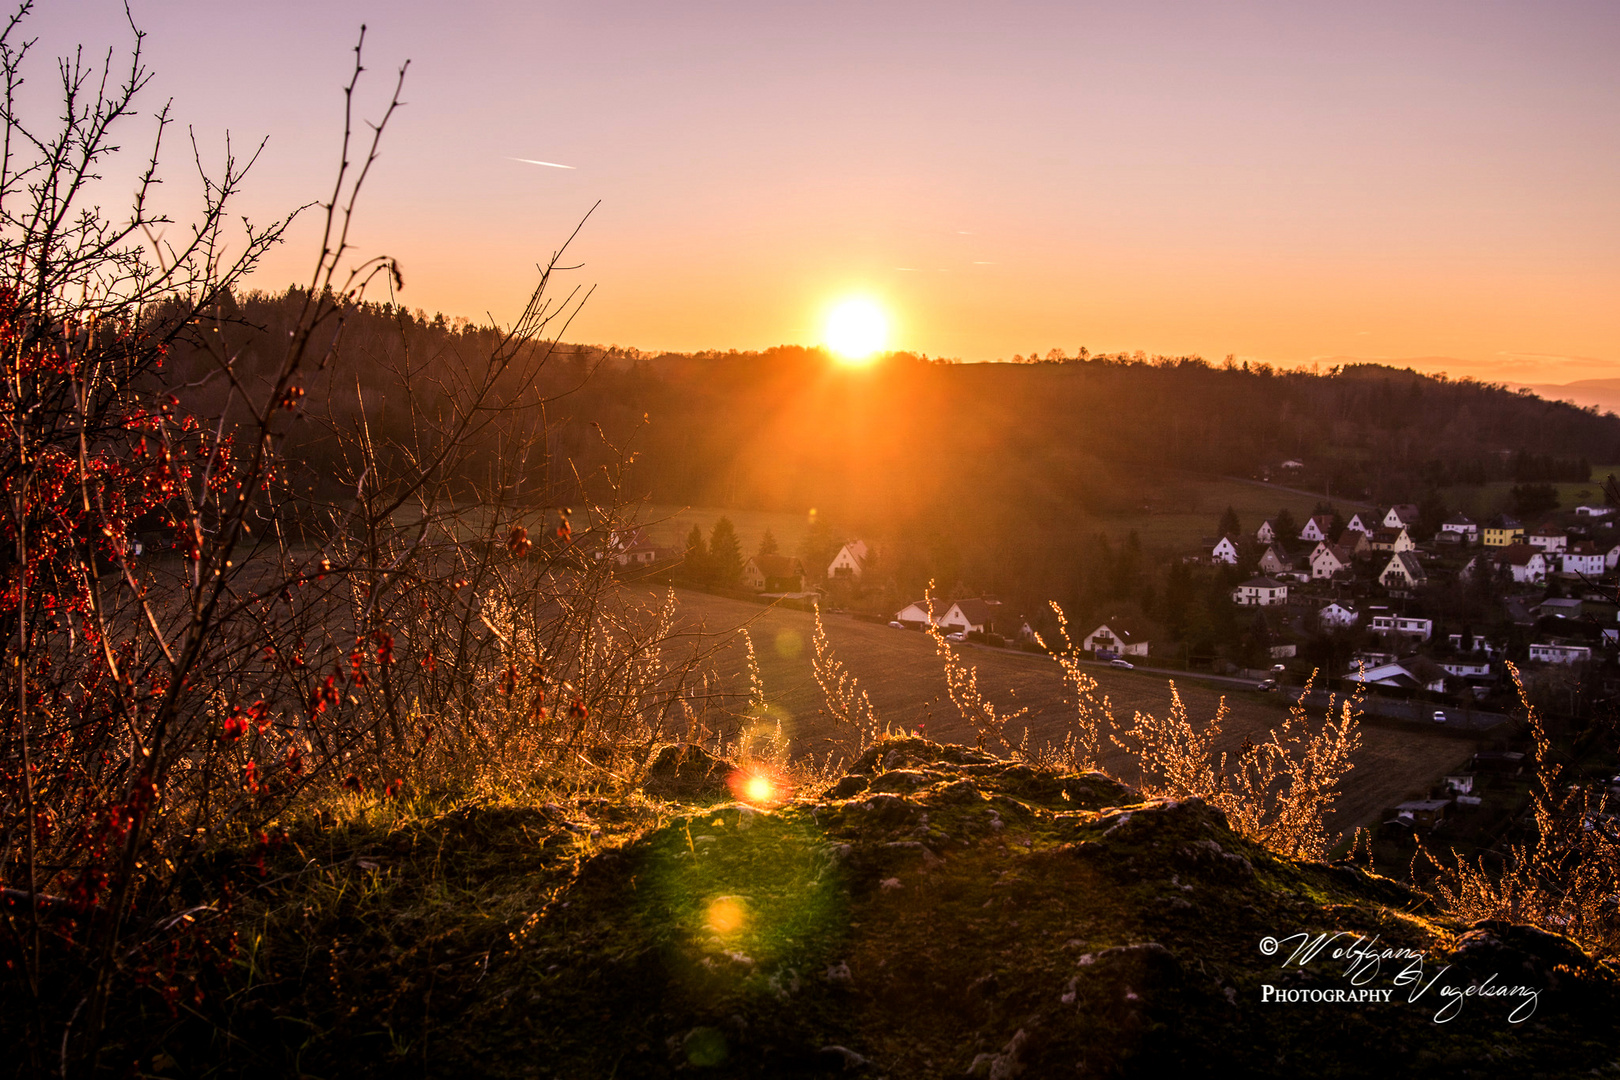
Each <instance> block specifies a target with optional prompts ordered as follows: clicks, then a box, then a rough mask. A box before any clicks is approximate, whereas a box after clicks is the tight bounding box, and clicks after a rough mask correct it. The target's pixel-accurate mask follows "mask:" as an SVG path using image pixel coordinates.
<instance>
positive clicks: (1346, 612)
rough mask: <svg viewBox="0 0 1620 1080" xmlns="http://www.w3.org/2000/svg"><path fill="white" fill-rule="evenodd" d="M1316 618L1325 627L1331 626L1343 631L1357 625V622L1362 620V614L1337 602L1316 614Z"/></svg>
mask: <svg viewBox="0 0 1620 1080" xmlns="http://www.w3.org/2000/svg"><path fill="white" fill-rule="evenodd" d="M1316 618H1317V620H1318V621H1320V622H1321V624H1322V625H1323V626H1325V627H1328V626H1331V627H1338V628H1341V629H1342V628H1344V627H1347V626H1354V625H1356V620H1358V619H1360V618H1361V614H1360V612H1358V611H1356V609H1355V608H1348V607H1345V606H1344V605H1343V604H1340V603H1336V602H1335V603H1331V604H1327V605H1325V606H1324V607H1323V608H1322V609H1321V610H1320V611H1318V612H1317V613H1316Z"/></svg>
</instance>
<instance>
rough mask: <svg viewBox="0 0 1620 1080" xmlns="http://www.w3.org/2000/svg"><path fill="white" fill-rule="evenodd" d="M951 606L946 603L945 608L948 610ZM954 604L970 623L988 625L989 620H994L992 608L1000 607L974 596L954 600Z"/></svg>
mask: <svg viewBox="0 0 1620 1080" xmlns="http://www.w3.org/2000/svg"><path fill="white" fill-rule="evenodd" d="M951 606H952V605H950V604H946V605H945V610H946V611H949V610H950V609H951ZM955 606H956V607H958V608H960V609H961V611H962V614H963V615H964V616H965V617H966V618H967V621H968V623H969V624H970V625H972V626H988V625H989V624H990V623H991V622H993V621H995V614H996V613H995V611H994V610H993V609H994V608H996V607H1000V606H1001V605H1000V604H992V602H991V601H988V600H985V599H984V598H982V597H977V596H976V597H972V598H971V599H967V600H958V601H956V604H955Z"/></svg>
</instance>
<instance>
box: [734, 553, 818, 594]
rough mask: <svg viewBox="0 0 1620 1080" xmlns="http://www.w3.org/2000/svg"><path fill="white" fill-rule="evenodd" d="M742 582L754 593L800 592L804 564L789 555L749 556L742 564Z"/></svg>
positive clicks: (802, 584)
mask: <svg viewBox="0 0 1620 1080" xmlns="http://www.w3.org/2000/svg"><path fill="white" fill-rule="evenodd" d="M742 582H743V584H744V585H746V586H748V587H749V588H750V589H753V590H754V591H755V592H767V593H796V592H800V591H802V590H803V589H804V564H803V563H802V562H800V561H799V560H798V559H795V558H794V557H793V556H791V555H751V556H749V558H748V561H747V562H745V563H743V569H742Z"/></svg>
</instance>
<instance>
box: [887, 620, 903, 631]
mask: <svg viewBox="0 0 1620 1080" xmlns="http://www.w3.org/2000/svg"><path fill="white" fill-rule="evenodd" d="M889 625H890V626H892V627H894V628H895V629H896V630H904V629H905V628H906V624H905V623H903V622H901V621H899V620H898V619H890V620H889Z"/></svg>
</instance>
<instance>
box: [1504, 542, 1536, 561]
mask: <svg viewBox="0 0 1620 1080" xmlns="http://www.w3.org/2000/svg"><path fill="white" fill-rule="evenodd" d="M1540 554H1541V549H1540V548H1538V547H1531V546H1530V545H1529V544H1509V545H1508V546H1507V547H1504V548H1499V549H1497V554H1496V560H1497V562H1499V563H1507V564H1509V565H1511V566H1526V565H1528V564H1529V562H1530V560H1531V559H1533V558H1535V557H1536V556H1537V555H1540Z"/></svg>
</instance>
